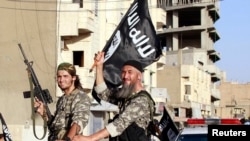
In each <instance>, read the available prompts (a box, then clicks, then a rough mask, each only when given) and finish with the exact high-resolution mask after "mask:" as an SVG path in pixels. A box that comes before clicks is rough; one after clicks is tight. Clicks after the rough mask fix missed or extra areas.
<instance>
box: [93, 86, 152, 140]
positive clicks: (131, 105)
mask: <svg viewBox="0 0 250 141" xmlns="http://www.w3.org/2000/svg"><path fill="white" fill-rule="evenodd" d="M95 91H96V92H97V95H98V97H99V98H100V99H102V100H105V101H108V102H112V99H110V95H111V94H112V93H111V91H110V90H109V89H107V86H106V84H105V83H102V84H100V85H98V86H96V87H95ZM136 94H138V93H135V94H134V95H136ZM149 107H150V106H149V101H148V99H147V97H145V96H139V97H135V98H133V99H132V100H130V101H126V102H125V106H123V107H121V108H120V113H119V117H118V118H116V119H115V120H114V121H113V122H111V123H109V124H108V125H107V126H106V129H107V130H108V132H109V134H110V135H111V137H115V136H118V135H121V134H122V132H123V131H124V130H125V129H126V128H127V127H128V126H129V125H130V124H132V123H133V122H135V123H136V124H137V125H138V126H139V127H142V128H143V129H146V128H147V126H148V124H149V122H150V108H149ZM152 108H154V107H152ZM152 110H153V109H152Z"/></svg>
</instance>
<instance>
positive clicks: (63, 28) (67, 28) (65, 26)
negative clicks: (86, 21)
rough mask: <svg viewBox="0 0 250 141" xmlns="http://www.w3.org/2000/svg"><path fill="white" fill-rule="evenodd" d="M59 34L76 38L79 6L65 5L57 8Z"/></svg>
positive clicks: (73, 4) (74, 4)
mask: <svg viewBox="0 0 250 141" xmlns="http://www.w3.org/2000/svg"><path fill="white" fill-rule="evenodd" d="M59 9H60V10H59V23H58V24H59V25H60V26H59V34H60V35H61V36H76V35H78V27H77V21H78V12H77V10H78V9H79V4H76V3H71V4H69V3H65V4H61V5H60V8H59Z"/></svg>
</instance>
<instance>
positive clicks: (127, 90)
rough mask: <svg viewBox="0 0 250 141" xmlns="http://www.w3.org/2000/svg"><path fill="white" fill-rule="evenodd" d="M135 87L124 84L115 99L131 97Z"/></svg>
mask: <svg viewBox="0 0 250 141" xmlns="http://www.w3.org/2000/svg"><path fill="white" fill-rule="evenodd" d="M134 88H135V85H134V84H131V85H126V84H124V85H123V86H122V88H121V89H120V90H119V91H118V92H117V93H116V98H118V99H123V98H125V99H126V98H128V97H129V96H130V95H132V93H133V91H134Z"/></svg>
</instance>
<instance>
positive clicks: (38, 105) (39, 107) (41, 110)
mask: <svg viewBox="0 0 250 141" xmlns="http://www.w3.org/2000/svg"><path fill="white" fill-rule="evenodd" d="M34 108H35V112H36V113H38V114H39V115H41V116H42V117H43V119H44V120H46V121H47V120H48V117H47V113H46V108H45V107H44V104H43V102H42V101H40V100H39V99H38V98H37V97H35V100H34Z"/></svg>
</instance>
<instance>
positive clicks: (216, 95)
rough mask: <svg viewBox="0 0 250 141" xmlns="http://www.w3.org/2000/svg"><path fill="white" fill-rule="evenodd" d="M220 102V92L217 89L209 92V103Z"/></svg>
mask: <svg viewBox="0 0 250 141" xmlns="http://www.w3.org/2000/svg"><path fill="white" fill-rule="evenodd" d="M217 100H220V91H219V90H218V89H215V88H213V89H212V90H211V101H212V102H214V101H217Z"/></svg>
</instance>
